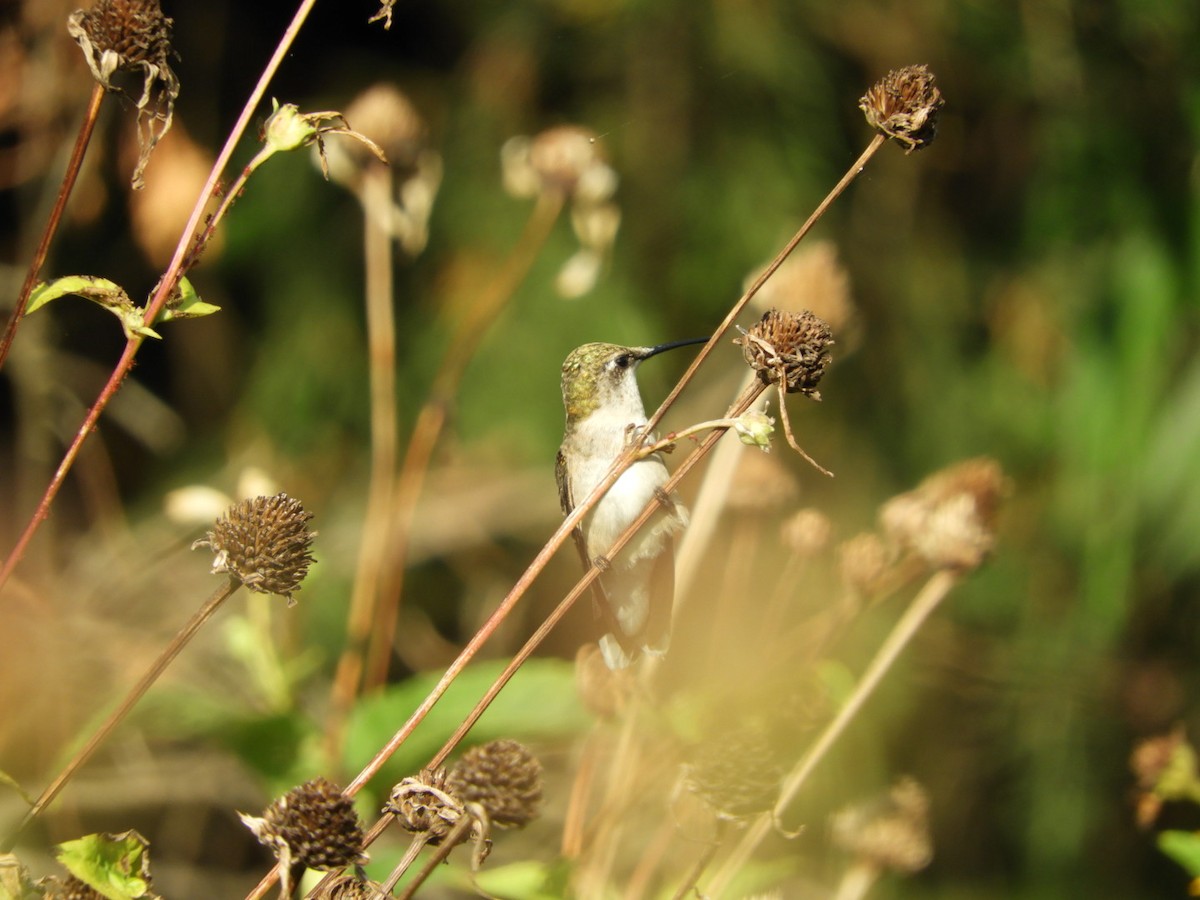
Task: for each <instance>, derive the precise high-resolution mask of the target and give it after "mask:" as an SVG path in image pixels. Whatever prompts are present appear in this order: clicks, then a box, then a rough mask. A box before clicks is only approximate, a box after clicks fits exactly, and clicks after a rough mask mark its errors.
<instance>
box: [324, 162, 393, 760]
mask: <svg viewBox="0 0 1200 900" xmlns="http://www.w3.org/2000/svg"><path fill="white" fill-rule="evenodd" d="M392 182H393V175H392V171H391V169H390V168H387V167H385V166H377V165H372V166H368V167H367V169H366V170H365V171H364V172H363V184H362V191H361V194H360V196H361V200H362V211H363V250H364V257H365V258H364V267H365V269H366V307H367V348H368V353H367V358H368V367H369V372H370V394H371V471H370V476H369V478H368V483H367V502H366V510H365V512H364V514H363V524H362V532H361V535H360V538H359V551H358V563H357V568H356V571H355V575H354V589H353V591H352V592H351V595H350V611H349V612H348V614H347V617H346V647H345V649H344V650H343V651H342V655H341V657H340V658H339V659H338V665H337V670H336V672H335V675H334V680H333V690H332V696H331V698H330V711H329V718H328V723H327V725H326V729H325V737H326V739H325V754H326V758H327V759H328V761H329V764H330V765H334V764H335V763H336V761H337V759H338V757H339V755H340V752H341V744H342V736H343V730H344V728H345V723H346V719H347V717H348V716H349V714H350V710H351V708H352V706H353V705H354V698H355V697H356V696H357V695H358V688H359V685H360V684H361V682H362V674H363V660H364V656H365V653H366V648H367V643H368V640H369V639H370V635H371V628H372V624H373V623H374V620H375V609H376V604H377V602H378V598H379V579H380V575H381V573H382V571H383V567H384V565H385V561H386V559H387V557H388V555H389V554H390V553H391V552H392V536H391V527H390V526H391V521H392V509H393V502H394V501H393V496H392V491H393V488H394V486H395V478H396V322H395V314H394V312H393V309H392V294H393V278H392V236H391V234H390V233H389V232H388V231H387V229H386V228H384V227H383V224H382V223H384V222H386V221H387V212H388V210H389V209H390V206H391V195H392V186H393V185H392Z"/></svg>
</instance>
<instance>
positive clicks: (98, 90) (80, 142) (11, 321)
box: [0, 82, 107, 369]
mask: <svg viewBox="0 0 1200 900" xmlns="http://www.w3.org/2000/svg"><path fill="white" fill-rule="evenodd" d="M105 93H107V92H106V91H105V89H104V85H102V84H100V83H99V82H96V83H95V84H93V85H92V95H91V98H90V99H89V100H88V105H87V109H86V110H85V111H84V114H83V121H82V122H80V123H79V134H78V135H77V136H76V138H75V146H74V148H73V149H72V150H71V158H70V160H68V162H67V170H66V172H64V173H63V180H62V184H61V185H59V188H58V196H57V197H56V198H55V200H54V206H53V208H52V209H51V210H50V218H49V219H47V220H46V227H45V228H44V229H42V236H41V239H40V240H39V241H38V245H37V249H35V250H34V251H33V258H32V259H31V260H30V261H29V270H28V271H27V272H26V273H25V281H24V282H23V283H22V284H21V293H20V294H18V295H17V303H16V305H15V306H14V307H13V311H12V313H11V314H10V315H9V317H8V324H7V325H6V326H5V327H4V336H3V337H0V369H3V368H4V361H5V360H6V359H8V351H9V350H10V349H11V348H12V343H13V339H14V338H15V337H16V335H17V326H18V325H20V323H21V317H22V316H24V315H25V308H26V307H27V306H28V305H29V295H30V294H32V293H33V287H34V285H35V284H37V281H38V276H39V275H41V272H42V266H44V265H45V264H46V257H47V255H48V254H49V253H50V244H51V242H52V241H53V240H54V235H55V234H57V233H58V226H59V224H60V223H61V222H62V217H63V212H65V211H66V208H67V200H69V199H70V197H71V191H72V190H74V188H75V182H76V180H77V179H78V178H79V172H80V170H82V168H83V157H84V156H85V155H86V153H87V148H88V144H89V143H90V142H91V140H92V133H93V132H94V131H95V130H96V122H97V121H98V120H99V118H100V105H101V103H103V101H104V95H105Z"/></svg>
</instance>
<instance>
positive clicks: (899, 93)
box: [858, 66, 946, 153]
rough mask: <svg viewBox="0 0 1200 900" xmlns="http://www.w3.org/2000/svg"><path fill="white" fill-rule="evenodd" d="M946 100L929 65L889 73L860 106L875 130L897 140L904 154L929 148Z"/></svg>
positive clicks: (869, 91) (868, 93)
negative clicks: (939, 113)
mask: <svg viewBox="0 0 1200 900" xmlns="http://www.w3.org/2000/svg"><path fill="white" fill-rule="evenodd" d="M945 103H946V101H945V98H943V97H942V92H941V91H939V90H938V87H937V85H936V84H935V83H934V77H933V73H932V72H930V71H929V68H928V67H927V66H905V67H904V68H903V69H896V70H894V71H891V72H888V73H887V75H885V76H884V77H883V78H882V79H880V80H879V81H878V82H877V83H876V84H874V85H873V86H872V87H871V89H870V90H868V91H867V92H866V93H865V94H863V96H862V99H861V100H859V101H858V107H859V109H861V110H862V111H863V114H864V115H865V116H866V117H867V123H868V124H869V125H870V126H871V127H872V128H874V129H875V130H876V131H879V132H881V133H882V134H885V135H887V136H888V137H890V138H895V139H896V140H897V141H898V142H899V143H901V144H903V145H904V152H905V153H912V151H914V150H921V149H922V148H924V147H928V146H929V144H930V143H931V142H932V141H933V138H934V134H935V132H936V131H937V117H938V111H939V110H940V109H941V108H942V107H943V106H944V105H945Z"/></svg>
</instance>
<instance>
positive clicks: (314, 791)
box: [238, 778, 367, 896]
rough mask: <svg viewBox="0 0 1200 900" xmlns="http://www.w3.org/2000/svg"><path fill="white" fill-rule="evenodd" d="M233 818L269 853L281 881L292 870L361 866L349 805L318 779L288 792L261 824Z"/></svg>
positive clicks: (359, 838) (358, 828)
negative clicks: (267, 848)
mask: <svg viewBox="0 0 1200 900" xmlns="http://www.w3.org/2000/svg"><path fill="white" fill-rule="evenodd" d="M238 815H239V816H241V819H242V822H243V823H244V824H245V826H246V827H247V828H249V829H250V830H251V831H252V832H253V833H254V836H255V837H256V838H258V841H259V843H260V844H264V845H266V846H268V847H270V848H271V851H272V852H273V853H274V854H275V857H276V858H277V859H278V860H279V862H280V868H281V869H282V870H283V872H284V873H285V877H290V873H291V872H292V870H293V869H294V868H300V867H303V868H306V869H321V870H329V869H337V868H341V867H342V866H348V865H352V864H359V863H363V862H366V859H367V857H366V855H365V854H364V853H363V849H362V848H363V831H362V825H361V824H360V823H359V821H358V814H357V813H355V811H354V804H353V803H352V802H351V800H350V798H349V797H347V796H346V795H345V794H343V793H342V791H341V789H340V788H339V787H338V786H337V785H335V784H332V783H331V782H329V781H326V780H325V779H324V778H314V779H313V780H312V781H306V782H305V783H304V784H302V785H300V786H299V787H294V788H292V789H291V790H290V791H288V792H287V793H286V794H284V795H283V796H282V797H280V798H279V799H278V800H276V801H275V802H274V803H272V804H271V805H270V806H268V807H267V810H266V812H264V813H263V815H262V817H261V818H260V817H258V816H248V815H246V814H245V813H238ZM286 896H290V894H287V895H286Z"/></svg>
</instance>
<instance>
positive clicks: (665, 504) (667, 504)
mask: <svg viewBox="0 0 1200 900" xmlns="http://www.w3.org/2000/svg"><path fill="white" fill-rule="evenodd" d="M654 499H655V500H657V501H658V505H659V506H661V507H662V508H663V509H665V510H666V511H667V514H668V515H671V516H673V515H675V513H676V510H675V501H674V500H672V499H671V495H670V494H668V493H667V492H666V491H664V490H663V489H662V488H661V487H656V488H655V489H654Z"/></svg>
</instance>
